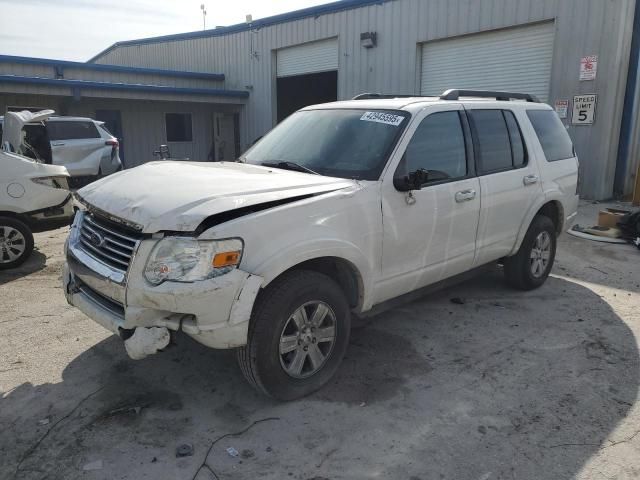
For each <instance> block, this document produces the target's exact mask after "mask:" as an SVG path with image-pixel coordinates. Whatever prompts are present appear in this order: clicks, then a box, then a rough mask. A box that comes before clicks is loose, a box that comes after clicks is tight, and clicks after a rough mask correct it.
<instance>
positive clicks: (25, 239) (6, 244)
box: [0, 217, 33, 270]
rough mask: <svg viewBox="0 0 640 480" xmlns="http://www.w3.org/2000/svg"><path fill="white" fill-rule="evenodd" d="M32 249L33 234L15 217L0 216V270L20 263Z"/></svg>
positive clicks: (25, 259) (27, 256)
mask: <svg viewBox="0 0 640 480" xmlns="http://www.w3.org/2000/svg"><path fill="white" fill-rule="evenodd" d="M32 251H33V234H32V233H31V230H30V229H29V227H28V226H27V225H26V224H25V223H23V222H21V221H20V220H18V219H16V218H11V217H0V270H7V269H9V268H15V267H17V266H19V265H22V264H23V263H24V262H26V261H27V259H28V258H29V256H30V255H31V252H32Z"/></svg>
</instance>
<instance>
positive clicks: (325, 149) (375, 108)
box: [63, 90, 578, 399]
mask: <svg viewBox="0 0 640 480" xmlns="http://www.w3.org/2000/svg"><path fill="white" fill-rule="evenodd" d="M382 97H383V96H380V95H371V94H366V95H363V96H360V97H356V98H357V99H354V100H352V101H346V102H337V103H331V104H325V105H316V106H312V107H307V108H304V109H302V110H300V111H299V112H297V113H295V114H293V115H292V116H291V117H289V118H288V119H287V120H285V121H284V122H282V123H281V124H280V125H278V126H277V127H276V128H275V129H274V130H273V131H272V132H270V133H269V134H268V135H267V136H265V137H264V138H263V139H262V140H260V141H259V142H258V143H257V144H256V145H255V146H254V147H253V148H251V149H250V150H249V151H248V152H247V153H246V154H245V155H244V156H243V157H241V158H240V159H239V161H238V162H226V163H195V162H179V163H178V162H155V163H149V164H146V165H144V166H141V167H138V168H135V169H133V170H130V171H126V172H121V173H117V174H115V175H112V176H111V177H108V178H106V179H103V180H100V181H98V182H96V183H94V184H92V185H89V186H88V187H85V188H84V189H82V190H80V192H79V200H80V202H81V212H80V214H79V215H77V216H76V219H75V223H74V225H73V227H72V229H71V233H70V237H69V240H68V245H67V253H66V255H67V261H68V262H67V266H66V270H65V272H64V275H63V279H64V290H65V293H66V296H67V299H68V301H69V303H71V304H72V305H75V306H76V307H78V308H79V309H80V310H82V311H83V312H84V313H86V314H87V315H88V316H89V317H91V318H93V319H94V320H95V321H97V322H98V323H100V324H101V325H103V326H104V327H106V328H107V329H109V330H111V331H112V332H114V333H116V334H119V335H120V336H121V337H122V338H123V339H124V342H125V347H126V349H127V351H128V353H129V355H130V356H131V357H132V358H142V357H144V356H145V355H148V354H150V353H155V352H156V351H157V350H161V349H163V348H164V347H166V346H167V345H168V344H169V343H170V340H171V337H172V332H176V331H179V330H181V331H182V332H184V333H186V334H187V335H190V336H191V337H193V338H194V339H196V340H197V341H199V342H201V343H203V344H204V345H207V346H209V347H212V348H238V359H239V363H240V366H241V369H242V371H243V373H244V374H245V376H246V378H247V379H248V381H249V382H250V383H251V384H252V385H254V386H255V387H256V388H257V389H258V390H260V391H262V392H264V393H266V394H268V395H271V396H273V397H276V398H279V399H293V398H298V397H301V396H304V395H307V394H309V393H310V392H312V391H314V390H316V389H318V388H319V387H320V386H322V385H323V384H324V383H326V382H327V381H328V380H329V379H330V378H331V377H332V375H333V374H334V373H335V372H336V370H337V368H338V366H339V364H340V362H341V360H342V358H343V355H344V353H345V350H346V348H347V344H348V340H349V332H350V323H351V317H352V315H363V314H365V313H366V312H371V311H372V309H373V307H374V306H384V305H385V304H388V302H387V301H388V300H390V299H393V298H395V297H399V296H401V295H403V294H407V293H409V292H414V291H417V290H419V289H422V288H424V287H427V286H431V287H433V286H434V285H439V284H441V283H442V282H444V281H445V280H447V283H449V281H451V279H454V278H457V277H458V276H460V275H462V274H464V273H466V272H469V271H472V270H475V269H476V268H478V267H481V266H483V265H487V264H491V263H494V264H495V263H496V262H501V263H502V264H503V265H504V272H505V274H506V277H507V280H508V282H509V283H510V284H511V285H513V286H515V287H517V288H520V289H525V290H526V289H533V288H536V287H539V286H540V285H542V284H543V283H544V281H545V279H546V278H547V276H548V275H549V272H550V270H551V267H552V265H553V261H554V256H555V252H556V238H557V236H558V235H559V234H560V232H561V231H563V229H564V228H566V226H567V223H568V222H570V221H571V220H572V218H573V217H574V215H575V214H576V208H577V204H578V196H577V194H576V188H577V179H578V160H577V158H576V156H575V153H574V150H573V146H572V143H571V140H570V138H569V136H568V134H567V132H566V130H565V128H564V127H563V125H562V123H561V121H560V120H559V118H558V116H557V115H556V114H555V112H554V111H553V110H552V109H551V108H550V107H549V106H548V105H544V104H541V103H538V102H537V101H536V99H535V98H534V97H531V96H529V95H522V94H510V93H504V92H477V91H458V90H453V91H448V92H445V93H444V94H443V95H442V96H441V97H422V98H420V97H417V98H382ZM463 97H464V98H463ZM514 99H515V100H521V101H511V100H514ZM385 302H387V303H385ZM376 310H377V309H376Z"/></svg>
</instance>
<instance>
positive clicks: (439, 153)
mask: <svg viewBox="0 0 640 480" xmlns="http://www.w3.org/2000/svg"><path fill="white" fill-rule="evenodd" d="M405 163H406V168H407V172H415V171H416V170H418V169H420V168H423V169H425V170H427V171H429V172H431V173H432V176H433V177H434V178H437V179H443V178H460V177H464V176H466V174H467V155H466V150H465V143H464V134H463V133H462V124H461V123H460V116H459V115H458V112H441V113H433V114H431V115H429V116H428V117H427V118H425V119H424V120H423V121H422V122H421V123H420V125H419V126H418V128H417V130H416V131H415V133H414V134H413V137H412V138H411V142H410V143H409V146H408V147H407V151H406V152H405Z"/></svg>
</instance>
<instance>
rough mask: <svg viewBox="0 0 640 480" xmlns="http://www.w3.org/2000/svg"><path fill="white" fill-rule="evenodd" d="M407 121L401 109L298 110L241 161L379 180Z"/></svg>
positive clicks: (330, 174)
mask: <svg viewBox="0 0 640 480" xmlns="http://www.w3.org/2000/svg"><path fill="white" fill-rule="evenodd" d="M408 117H409V114H408V113H407V112H403V111H397V110H393V111H390V110H385V111H382V110H360V109H358V110H356V109H353V110H346V109H339V110H338V109H336V110H307V111H300V112H296V113H294V114H293V115H291V116H290V117H288V118H287V119H286V120H284V121H283V122H282V123H281V124H280V125H278V126H277V127H276V128H274V129H273V130H272V131H271V132H269V134H268V135H267V136H265V137H264V138H263V139H262V140H260V141H259V142H258V143H257V144H256V145H254V146H253V148H251V149H250V150H249V151H248V152H247V153H246V154H245V155H244V156H243V157H241V159H240V160H241V161H245V162H246V163H252V164H255V165H263V164H267V165H268V166H272V167H277V168H285V169H290V170H299V171H306V172H307V173H318V174H320V175H326V176H330V177H340V178H354V179H359V180H377V179H378V178H379V177H380V173H381V172H382V169H383V168H384V166H385V164H386V162H387V159H388V157H389V155H390V153H391V150H392V149H393V147H394V145H395V143H396V141H397V140H398V138H399V137H400V134H401V133H402V130H403V129H404V127H405V125H406V124H407V118H408Z"/></svg>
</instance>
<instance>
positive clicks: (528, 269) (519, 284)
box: [504, 215, 557, 290]
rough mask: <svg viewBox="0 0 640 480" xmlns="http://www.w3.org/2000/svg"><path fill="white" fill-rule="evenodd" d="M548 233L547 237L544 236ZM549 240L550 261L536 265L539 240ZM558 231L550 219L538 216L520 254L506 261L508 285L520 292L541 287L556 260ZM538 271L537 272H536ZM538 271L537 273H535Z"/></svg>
mask: <svg viewBox="0 0 640 480" xmlns="http://www.w3.org/2000/svg"><path fill="white" fill-rule="evenodd" d="M545 233H546V235H547V236H546V237H545V236H544V234H545ZM539 238H542V239H545V238H548V239H549V242H550V243H549V253H548V261H547V262H546V264H545V265H541V264H537V265H534V263H533V262H534V260H533V259H532V255H536V254H537V253H536V252H534V248H535V249H536V250H537V246H538V245H537V244H536V241H537V239H539ZM556 243H557V237H556V229H555V225H554V224H553V222H552V221H551V219H550V218H549V217H546V216H544V215H536V216H535V217H534V218H533V221H532V222H531V225H529V230H527V233H526V235H525V236H524V240H523V241H522V245H520V249H519V250H518V253H516V254H515V255H514V256H512V257H507V258H505V260H504V274H505V277H506V279H507V283H509V285H511V286H512V287H514V288H517V289H519V290H533V289H536V288H538V287H540V286H541V285H542V284H543V283H544V282H545V281H546V280H547V277H548V276H549V273H550V272H551V269H552V268H553V262H554V260H555V258H556ZM536 270H537V271H536ZM534 271H536V273H534Z"/></svg>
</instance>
